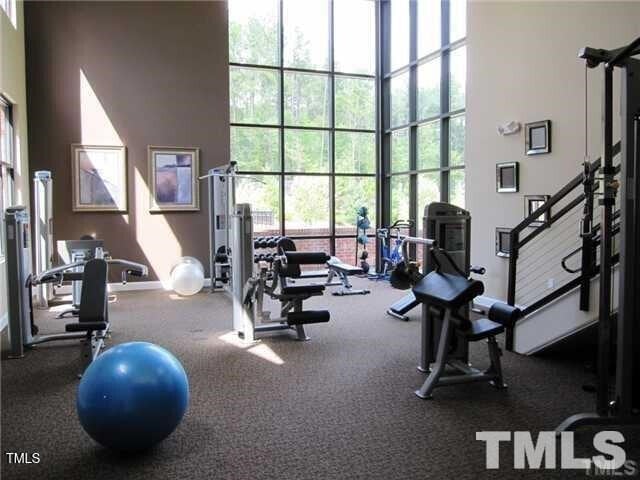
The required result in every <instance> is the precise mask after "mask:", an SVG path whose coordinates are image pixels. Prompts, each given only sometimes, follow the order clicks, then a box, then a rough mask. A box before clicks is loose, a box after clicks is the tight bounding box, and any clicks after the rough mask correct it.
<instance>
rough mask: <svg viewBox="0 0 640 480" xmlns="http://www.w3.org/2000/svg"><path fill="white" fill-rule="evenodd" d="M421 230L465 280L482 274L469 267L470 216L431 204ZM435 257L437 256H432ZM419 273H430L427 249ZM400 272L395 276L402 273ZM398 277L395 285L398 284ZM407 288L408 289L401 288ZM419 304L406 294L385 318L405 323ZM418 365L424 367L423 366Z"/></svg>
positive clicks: (448, 207) (436, 203)
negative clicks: (388, 317) (449, 258)
mask: <svg viewBox="0 0 640 480" xmlns="http://www.w3.org/2000/svg"><path fill="white" fill-rule="evenodd" d="M422 230H423V236H424V237H425V238H432V239H434V240H435V241H436V242H437V243H438V245H441V246H442V248H443V249H444V250H446V251H447V252H449V254H450V255H451V256H452V258H454V259H455V262H456V265H457V266H458V267H459V268H460V269H461V270H462V271H463V272H464V275H465V276H468V275H469V272H473V273H484V269H483V268H478V267H471V266H470V264H469V263H470V250H469V246H470V245H471V214H470V213H469V212H468V211H466V210H464V209H462V208H460V207H457V206H455V205H451V204H449V203H444V202H432V203H429V204H428V205H426V206H425V208H424V215H423V219H422ZM398 237H399V238H400V243H401V244H402V238H401V237H400V235H399V232H398ZM398 250H400V253H399V257H400V258H403V257H402V248H400V247H398ZM436 255H438V254H436ZM444 268H446V269H447V270H446V271H447V272H449V273H452V267H451V266H445V267H444ZM422 269H423V273H425V274H427V273H429V272H431V271H432V270H433V260H432V257H431V254H430V253H429V251H428V249H424V252H423V261H422ZM402 270H403V269H402V268H401V269H400V270H399V272H402ZM397 277H398V275H397V276H396V281H398V278H397ZM404 288H405V289H406V288H408V285H407V286H405V287H404ZM419 304H420V302H419V301H418V300H417V299H416V297H415V296H414V295H413V292H411V293H408V294H407V295H405V296H404V297H402V298H401V299H400V300H398V301H396V302H395V303H394V304H393V305H391V307H389V309H388V310H387V314H389V315H391V316H392V317H394V318H398V319H400V320H404V321H408V320H409V317H408V316H407V313H409V312H410V311H411V310H412V309H414V308H415V307H417V306H418V305H419ZM421 365H422V366H423V367H424V365H425V362H424V361H423V362H422V363H421Z"/></svg>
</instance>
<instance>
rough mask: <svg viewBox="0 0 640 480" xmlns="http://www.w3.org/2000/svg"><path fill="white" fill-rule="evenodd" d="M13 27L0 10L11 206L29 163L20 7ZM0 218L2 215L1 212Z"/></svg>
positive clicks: (1, 291) (21, 193) (20, 198)
mask: <svg viewBox="0 0 640 480" xmlns="http://www.w3.org/2000/svg"><path fill="white" fill-rule="evenodd" d="M16 7H17V8H16V22H15V26H14V24H13V22H12V21H11V19H9V17H7V15H6V14H5V13H4V11H3V10H1V9H0V94H2V95H3V96H4V97H6V98H7V99H8V100H9V101H10V102H11V103H12V104H13V116H14V118H13V120H14V130H15V139H14V144H15V146H16V160H17V161H16V165H15V167H16V168H15V188H16V191H15V197H14V198H15V203H16V204H23V205H28V203H29V166H28V165H29V164H28V156H27V89H26V77H25V75H26V72H25V48H24V9H23V7H24V5H23V2H21V1H19V2H17V5H16ZM2 216H3V217H4V212H2ZM5 267H6V265H5V264H4V263H2V264H0V328H3V327H4V323H3V322H5V321H6V313H7V298H6V297H7V293H6V292H7V281H6V280H7V279H6V268H5Z"/></svg>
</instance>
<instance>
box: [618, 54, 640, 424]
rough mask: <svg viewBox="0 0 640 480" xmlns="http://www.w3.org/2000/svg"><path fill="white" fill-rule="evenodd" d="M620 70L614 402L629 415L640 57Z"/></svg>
mask: <svg viewBox="0 0 640 480" xmlns="http://www.w3.org/2000/svg"><path fill="white" fill-rule="evenodd" d="M622 75H623V77H622V102H621V105H620V107H621V113H622V115H621V116H622V125H621V136H622V139H621V142H620V144H621V157H622V160H621V162H620V164H621V169H620V183H621V192H620V266H619V278H620V288H619V297H618V298H619V300H618V324H617V327H618V341H617V361H616V403H617V405H616V406H617V410H618V414H620V415H629V416H630V415H631V413H632V411H633V409H634V408H635V409H638V408H640V355H638V352H637V348H638V345H639V342H640V295H638V285H639V283H640V255H639V254H638V246H639V245H640V225H638V222H639V220H640V218H639V217H640V143H639V142H640V61H639V60H634V59H632V58H630V59H627V60H626V62H625V68H623V69H622Z"/></svg>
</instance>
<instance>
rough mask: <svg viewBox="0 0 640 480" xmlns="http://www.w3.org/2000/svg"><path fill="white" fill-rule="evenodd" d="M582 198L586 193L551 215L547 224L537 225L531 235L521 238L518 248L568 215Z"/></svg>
mask: <svg viewBox="0 0 640 480" xmlns="http://www.w3.org/2000/svg"><path fill="white" fill-rule="evenodd" d="M582 200H584V194H580V195H579V196H577V197H576V198H574V199H573V200H572V201H571V202H570V203H568V204H567V205H565V206H564V207H562V209H561V210H560V211H559V212H558V213H557V214H555V215H553V216H551V217H550V218H549V222H548V223H547V224H546V225H541V226H539V227H537V228H536V229H535V230H533V231H532V232H531V233H530V234H529V235H527V236H526V237H524V238H523V239H522V240H519V243H518V248H521V247H524V246H525V245H526V244H527V243H529V242H530V241H531V240H533V239H534V238H536V237H537V236H538V235H540V234H541V233H542V232H544V231H545V230H547V229H548V228H549V227H550V226H551V225H553V224H554V223H556V222H557V221H558V220H560V219H561V218H562V217H564V215H566V213H567V212H569V211H571V210H573V209H574V208H575V207H577V206H578V205H580V203H582ZM535 218H538V217H535Z"/></svg>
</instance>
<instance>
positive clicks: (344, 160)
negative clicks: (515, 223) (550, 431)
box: [229, 0, 466, 233]
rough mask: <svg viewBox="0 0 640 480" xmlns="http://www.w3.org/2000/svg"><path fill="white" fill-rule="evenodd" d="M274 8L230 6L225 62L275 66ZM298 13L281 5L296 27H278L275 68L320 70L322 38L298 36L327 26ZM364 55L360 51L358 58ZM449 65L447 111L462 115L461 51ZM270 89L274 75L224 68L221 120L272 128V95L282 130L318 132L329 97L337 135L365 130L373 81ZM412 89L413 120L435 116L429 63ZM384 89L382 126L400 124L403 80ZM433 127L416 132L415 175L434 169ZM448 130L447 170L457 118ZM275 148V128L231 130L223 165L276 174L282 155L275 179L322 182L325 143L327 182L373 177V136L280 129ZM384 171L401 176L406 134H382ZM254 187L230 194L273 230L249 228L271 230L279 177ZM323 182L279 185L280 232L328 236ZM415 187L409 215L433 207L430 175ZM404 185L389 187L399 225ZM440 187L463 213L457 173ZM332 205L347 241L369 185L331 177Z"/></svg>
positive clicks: (398, 179) (460, 136) (303, 78)
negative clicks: (386, 152)
mask: <svg viewBox="0 0 640 480" xmlns="http://www.w3.org/2000/svg"><path fill="white" fill-rule="evenodd" d="M296 1H298V0H296ZM278 8H279V1H278V0H260V1H258V2H256V1H255V0H254V1H253V2H248V1H247V0H230V3H229V10H230V24H229V58H230V61H231V62H235V63H248V64H255V65H266V66H278V65H279V64H280V58H279V36H280V34H279V28H278ZM288 8H293V9H298V11H297V12H294V13H292V14H291V15H288V14H287V13H286V12H287V10H286V9H288ZM300 8H301V7H300V4H298V3H294V2H290V3H289V2H288V3H287V4H286V5H285V18H291V19H293V18H296V21H295V22H289V23H288V24H287V25H285V28H284V32H283V33H284V40H285V45H284V50H285V58H284V64H285V66H292V67H293V66H295V67H301V68H311V69H314V68H316V69H317V68H326V69H328V49H326V50H327V51H326V52H325V50H324V49H323V48H321V47H318V45H317V44H318V42H320V43H324V37H323V38H312V37H311V34H310V30H309V29H306V28H304V25H305V23H308V22H309V21H315V22H328V20H326V19H325V18H321V17H317V18H316V17H314V18H313V20H309V19H307V18H304V16H301V14H300V11H299V9H300ZM337 8H338V6H337V5H336V9H337ZM303 10H304V9H303ZM363 11H364V10H363ZM292 12H293V10H292ZM336 12H338V10H336ZM354 21H355V19H354ZM347 26H348V23H344V25H343V27H341V28H343V29H344V28H347ZM327 35H328V33H327ZM316 36H317V35H316ZM341 38H343V40H342V45H344V47H342V48H349V47H351V45H347V44H345V43H344V39H346V38H347V37H344V35H343V36H342V37H341ZM354 41H355V40H354ZM336 45H337V44H336ZM357 45H366V42H360V43H358V44H357ZM407 45H408V42H407ZM368 53H369V52H366V53H365V52H363V55H367V54H368ZM407 53H408V52H407ZM350 55H351V56H346V57H344V59H345V60H349V59H353V53H351V52H350ZM451 62H452V74H451V84H450V105H451V108H452V109H454V108H460V107H463V106H464V88H465V86H464V77H463V76H462V75H463V74H464V62H466V51H464V56H463V49H460V51H458V50H456V51H455V52H454V55H452V59H451ZM352 63H353V62H352ZM369 63H370V62H369ZM354 64H357V63H354ZM358 65H360V66H359V67H358V68H363V67H362V65H365V67H364V68H365V70H366V65H367V62H360V64H358ZM454 70H455V71H454ZM352 73H357V72H352ZM459 77H460V78H459ZM280 81H281V78H280V72H279V71H277V70H269V69H261V68H250V67H231V68H230V114H231V121H232V122H234V123H255V124H259V125H279V124H280V114H281V112H280V95H283V103H284V112H282V113H283V115H284V124H285V125H286V126H288V127H296V126H305V127H328V126H330V125H331V113H332V104H331V101H332V96H333V99H334V101H335V105H334V110H335V121H334V123H335V126H336V127H337V128H355V129H374V128H375V115H376V106H375V82H374V81H373V80H371V79H362V78H358V77H350V76H343V75H337V76H336V77H335V79H334V82H333V86H334V89H335V91H334V92H332V91H331V87H332V82H331V81H330V78H329V76H328V75H324V74H311V73H301V72H285V73H284V89H283V91H281V90H280ZM417 87H418V91H417V92H416V99H417V105H416V114H417V117H418V119H424V118H428V117H430V116H433V115H436V114H438V113H439V112H440V109H441V108H440V62H439V60H438V61H434V62H429V63H427V64H424V65H422V66H420V67H419V70H418V86H417ZM390 90H391V92H390V93H391V125H393V126H398V125H402V124H406V123H408V121H409V108H410V105H409V75H408V74H406V73H405V74H401V75H399V76H397V77H395V78H393V79H392V80H391V85H390ZM440 125H441V121H440V120H437V121H434V122H432V123H429V124H425V125H421V126H420V127H419V128H418V130H417V168H418V169H429V168H438V167H439V166H440V140H441V139H440V135H441V132H440ZM449 126H450V128H449V134H450V138H449V148H450V165H452V166H456V165H464V161H465V160H464V128H465V117H464V115H461V116H458V117H453V118H451V120H450V121H449ZM332 135H333V139H332ZM280 140H281V137H280V130H279V129H278V128H256V127H232V129H231V159H232V160H235V161H237V162H238V164H239V166H240V170H242V171H255V172H265V173H266V172H274V173H279V172H280V169H281V165H280V155H281V148H282V149H284V158H285V171H287V172H290V173H294V172H301V173H327V174H328V173H330V168H331V167H330V158H331V147H332V143H333V147H334V149H335V152H334V155H335V172H336V173H351V174H373V173H375V171H376V145H375V134H374V133H361V132H340V131H336V132H329V131H321V130H301V129H294V128H286V129H285V131H284V145H281V144H280ZM391 169H392V171H393V172H403V171H407V170H409V131H408V130H406V129H405V130H401V131H397V132H394V133H393V135H392V139H391ZM259 179H260V180H261V182H255V181H251V180H247V179H242V180H240V181H239V182H238V186H237V192H236V193H237V199H238V201H243V202H249V203H251V204H252V205H253V207H254V210H256V211H262V212H271V213H272V217H273V221H274V225H271V226H269V225H266V224H265V225H257V230H258V231H260V229H262V230H265V231H266V230H269V229H275V230H277V229H278V228H279V227H278V225H279V212H280V209H281V205H280V185H281V176H280V175H261V176H259ZM330 181H331V180H330V177H329V176H322V175H320V176H304V175H287V176H286V178H285V181H284V185H285V192H284V193H285V202H286V203H285V206H286V208H285V221H286V226H287V228H296V227H298V228H314V229H328V227H329V217H330V215H329V206H330V198H329V192H330V188H329V187H330ZM417 182H418V183H417V184H418V192H417V196H418V198H417V201H418V203H419V205H417V208H418V210H419V211H420V210H421V209H422V207H423V206H424V204H425V203H426V202H428V201H434V200H438V199H439V195H440V193H439V192H440V173H439V172H436V173H430V174H427V173H422V174H418V177H417ZM409 184H410V182H409V176H408V175H395V176H393V177H392V178H391V210H392V212H391V219H392V220H395V219H399V218H408V216H409V202H410V197H409ZM449 187H450V197H451V201H452V202H453V203H457V204H460V205H463V204H464V170H452V171H451V173H450V186H449ZM333 203H334V205H335V223H336V226H337V227H341V228H343V227H352V228H353V232H354V233H355V218H356V215H355V212H356V209H357V208H358V207H361V206H366V207H367V208H368V209H369V213H370V218H371V221H372V224H374V225H375V213H376V179H375V178H373V177H341V176H337V177H335V179H334V202H333ZM267 216H268V215H267Z"/></svg>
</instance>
